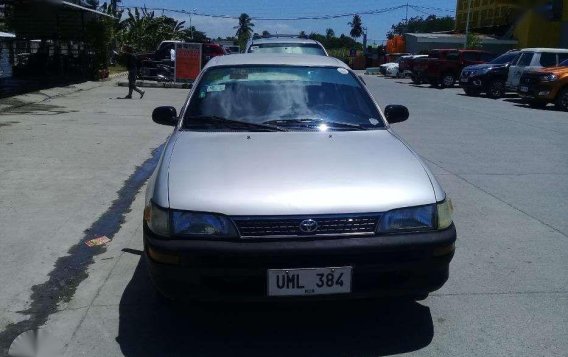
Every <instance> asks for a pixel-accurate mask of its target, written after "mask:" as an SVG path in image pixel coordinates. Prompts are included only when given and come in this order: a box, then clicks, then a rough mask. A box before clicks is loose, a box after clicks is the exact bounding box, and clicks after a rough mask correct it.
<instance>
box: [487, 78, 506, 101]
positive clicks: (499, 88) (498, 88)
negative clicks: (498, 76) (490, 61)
mask: <svg viewBox="0 0 568 357" xmlns="http://www.w3.org/2000/svg"><path fill="white" fill-rule="evenodd" d="M487 96H488V97H489V98H492V99H497V98H502V97H503V96H505V82H504V81H499V80H494V81H491V83H489V86H488V87H487Z"/></svg>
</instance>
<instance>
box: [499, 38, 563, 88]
mask: <svg viewBox="0 0 568 357" xmlns="http://www.w3.org/2000/svg"><path fill="white" fill-rule="evenodd" d="M566 59H568V49H566V48H525V49H523V50H521V54H520V55H519V57H518V58H517V59H516V60H515V61H513V63H511V66H510V67H509V76H508V78H507V88H508V89H509V90H512V91H516V90H517V87H518V86H519V81H520V80H521V76H522V75H523V73H525V71H529V70H532V69H537V68H542V67H554V66H558V64H559V63H560V62H562V61H564V60H566Z"/></svg>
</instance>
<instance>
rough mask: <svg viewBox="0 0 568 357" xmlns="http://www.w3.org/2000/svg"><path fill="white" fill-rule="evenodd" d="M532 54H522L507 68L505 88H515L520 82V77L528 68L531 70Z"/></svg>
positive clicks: (533, 55) (533, 54)
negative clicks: (507, 74)
mask: <svg viewBox="0 0 568 357" xmlns="http://www.w3.org/2000/svg"><path fill="white" fill-rule="evenodd" d="M534 57H535V53H534V52H523V53H521V55H520V56H519V58H517V60H516V61H515V62H513V63H512V64H511V67H509V76H508V77H507V87H508V88H517V87H518V86H519V82H520V81H521V76H522V75H523V73H524V72H525V70H526V69H528V68H533V66H532V64H533V62H534V61H533V58H534Z"/></svg>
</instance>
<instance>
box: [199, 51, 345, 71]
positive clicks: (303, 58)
mask: <svg viewBox="0 0 568 357" xmlns="http://www.w3.org/2000/svg"><path fill="white" fill-rule="evenodd" d="M241 65H283V66H307V67H339V68H345V69H349V66H347V65H346V64H345V63H344V62H342V61H340V60H338V59H337V58H334V57H327V56H315V55H297V54H287V53H286V54H282V53H245V54H235V55H230V56H217V57H213V58H212V59H211V60H210V61H209V62H207V65H205V68H210V67H218V66H241Z"/></svg>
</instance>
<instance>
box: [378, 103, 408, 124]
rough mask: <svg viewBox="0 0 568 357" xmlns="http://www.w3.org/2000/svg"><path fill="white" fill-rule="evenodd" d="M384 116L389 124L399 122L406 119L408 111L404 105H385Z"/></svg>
mask: <svg viewBox="0 0 568 357" xmlns="http://www.w3.org/2000/svg"><path fill="white" fill-rule="evenodd" d="M384 112H385V117H386V118H387V121H388V122H389V123H390V124H394V123H400V122H403V121H405V120H406V119H408V117H409V116H410V113H409V112H408V108H407V107H405V106H404V105H398V104H394V105H387V106H386V107H385V111H384Z"/></svg>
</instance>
